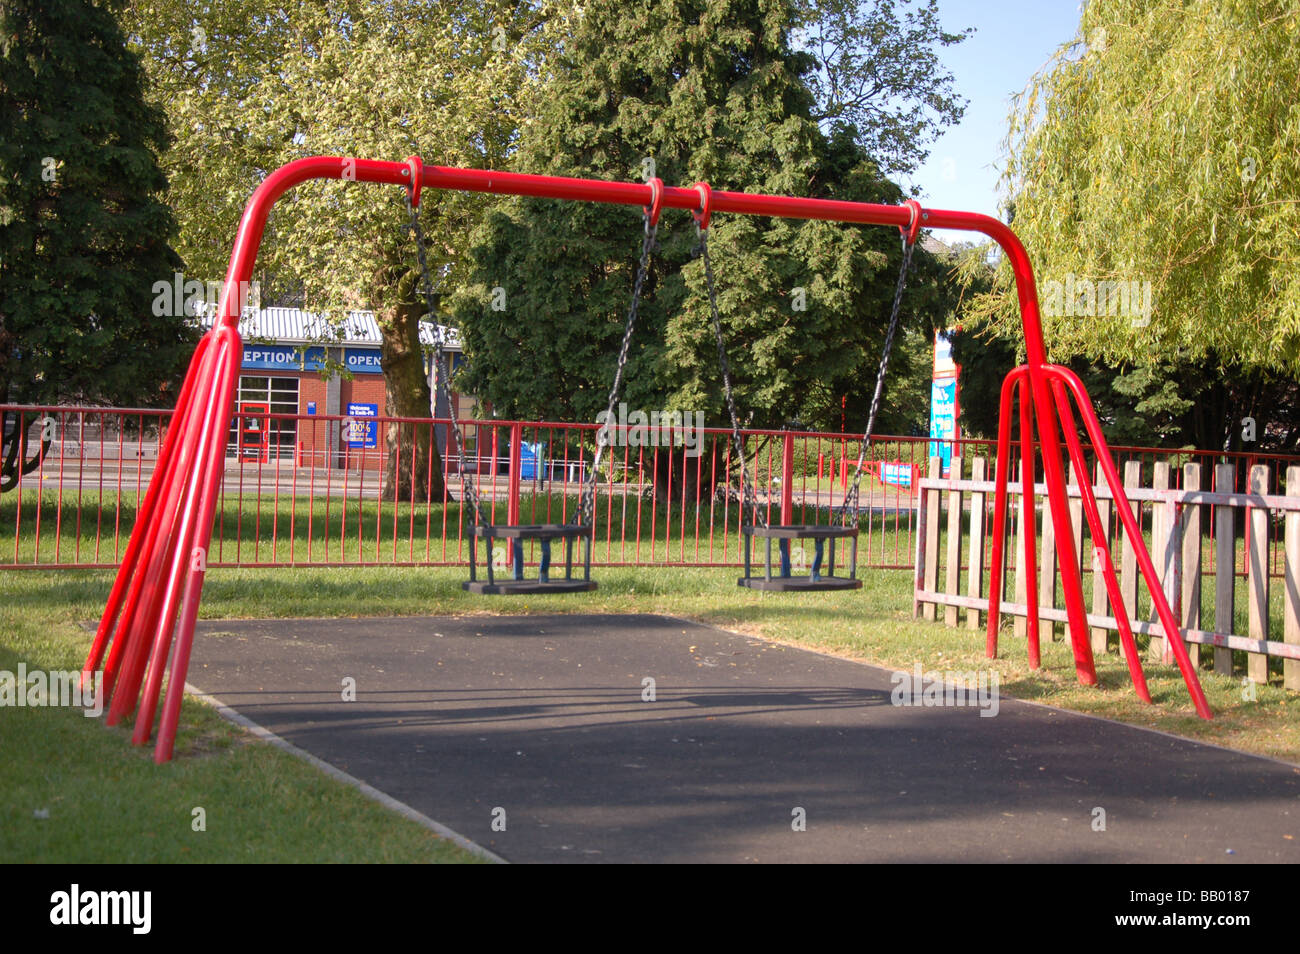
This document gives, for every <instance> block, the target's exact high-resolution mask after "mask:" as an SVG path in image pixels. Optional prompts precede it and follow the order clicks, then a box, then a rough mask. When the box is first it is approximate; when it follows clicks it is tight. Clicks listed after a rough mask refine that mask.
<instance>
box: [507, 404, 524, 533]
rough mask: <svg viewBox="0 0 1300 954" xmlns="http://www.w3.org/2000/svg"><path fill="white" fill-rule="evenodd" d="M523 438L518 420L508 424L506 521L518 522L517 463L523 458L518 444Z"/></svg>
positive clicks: (513, 524)
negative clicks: (508, 486) (508, 451)
mask: <svg viewBox="0 0 1300 954" xmlns="http://www.w3.org/2000/svg"><path fill="white" fill-rule="evenodd" d="M523 439H524V426H523V425H522V424H520V423H518V422H516V423H514V424H511V425H510V490H509V492H508V499H507V501H506V523H508V524H510V526H512V527H513V526H516V525H518V523H519V463H520V461H521V460H523V454H522V452H521V448H520V445H521V444H522V442H523Z"/></svg>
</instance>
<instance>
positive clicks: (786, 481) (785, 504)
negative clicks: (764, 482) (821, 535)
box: [781, 431, 794, 549]
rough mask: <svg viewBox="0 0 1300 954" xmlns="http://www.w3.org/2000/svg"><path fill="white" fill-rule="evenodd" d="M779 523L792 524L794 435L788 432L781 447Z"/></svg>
mask: <svg viewBox="0 0 1300 954" xmlns="http://www.w3.org/2000/svg"><path fill="white" fill-rule="evenodd" d="M781 523H783V524H785V525H786V526H789V525H790V524H792V523H794V434H793V433H791V432H790V431H786V432H785V440H784V442H783V444H782V447H781ZM783 549H784V548H783Z"/></svg>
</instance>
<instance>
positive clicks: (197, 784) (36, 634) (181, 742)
mask: <svg viewBox="0 0 1300 954" xmlns="http://www.w3.org/2000/svg"><path fill="white" fill-rule="evenodd" d="M110 579H111V578H110V576H109V574H107V573H103V572H97V573H87V572H81V571H71V572H63V573H57V574H55V573H45V572H41V573H32V574H14V573H11V574H7V575H5V576H0V594H2V597H0V634H2V638H0V669H5V670H9V671H11V672H13V671H16V670H17V668H18V664H19V663H20V662H25V663H26V664H27V667H28V669H29V670H30V669H44V670H66V669H80V668H81V664H82V661H83V659H84V656H85V652H86V649H87V648H88V646H89V643H90V634H89V633H88V632H86V631H85V630H84V629H83V628H82V627H81V626H79V625H78V623H79V622H80V621H84V620H88V619H92V618H94V617H96V616H97V615H98V613H99V612H100V611H101V610H102V604H103V601H104V598H105V597H106V595H107V589H106V587H107V585H108V583H109V582H110ZM0 752H2V753H4V758H3V759H0V792H3V796H0V861H3V862H31V861H39V862H77V863H101V862H181V861H193V862H287V861H302V862H338V861H349V862H475V861H478V860H479V859H478V858H477V857H476V856H474V855H471V854H470V853H468V852H466V851H464V850H462V849H461V848H459V847H457V846H456V845H454V844H452V843H450V842H448V841H446V840H445V839H442V838H438V837H436V836H435V835H433V834H432V833H431V832H429V831H428V830H427V829H425V828H423V827H421V826H420V825H417V824H416V823H415V822H412V821H409V820H407V819H405V818H402V817H401V816H398V815H397V814H395V813H393V812H391V811H389V810H387V809H385V808H383V807H381V806H379V805H377V804H376V803H374V802H372V801H370V800H369V799H367V798H365V797H364V796H363V795H361V794H360V793H359V792H357V791H356V790H355V789H353V788H351V787H349V786H347V785H344V784H342V783H340V782H336V781H334V780H332V779H330V778H328V777H327V776H325V775H323V774H322V773H320V772H319V771H317V770H316V769H315V768H313V767H312V766H310V765H308V764H307V763H305V762H303V761H301V760H299V759H297V758H295V757H293V756H292V755H289V754H288V753H285V752H283V751H281V750H280V749H278V748H276V747H274V746H271V745H268V744H265V743H262V742H258V741H254V740H253V738H252V736H251V735H249V734H248V733H246V732H244V731H243V730H242V729H239V728H237V727H235V726H232V725H231V724H229V723H228V722H226V721H225V720H224V719H222V718H221V717H220V716H218V715H217V713H216V710H215V709H212V708H210V707H208V706H205V705H201V704H198V703H196V702H195V701H194V700H187V701H186V703H185V706H184V707H183V710H182V716H181V726H180V731H179V734H178V736H177V746H176V759H175V760H174V761H173V762H172V763H170V764H168V765H164V766H157V765H155V764H154V763H153V761H152V748H136V747H133V746H132V745H131V744H130V729H129V728H128V727H125V726H121V727H115V728H108V727H106V726H105V725H104V724H103V720H102V719H92V718H87V717H86V716H85V715H84V714H83V713H82V712H81V710H79V709H67V708H52V707H50V708H15V707H4V708H3V709H0ZM195 808H202V809H203V810H204V821H205V824H206V830H205V831H194V830H193V825H194V822H195V815H194V809H195ZM39 814H44V815H47V816H48V817H38V815H39Z"/></svg>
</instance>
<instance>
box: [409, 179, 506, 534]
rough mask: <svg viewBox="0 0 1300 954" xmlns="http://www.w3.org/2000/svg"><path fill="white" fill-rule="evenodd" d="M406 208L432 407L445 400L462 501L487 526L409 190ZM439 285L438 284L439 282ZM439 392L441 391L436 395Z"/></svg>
mask: <svg viewBox="0 0 1300 954" xmlns="http://www.w3.org/2000/svg"><path fill="white" fill-rule="evenodd" d="M406 207H407V208H408V209H409V210H410V212H411V231H412V233H414V235H415V256H416V258H417V259H418V260H419V262H420V288H421V291H422V292H423V294H424V304H425V307H426V308H427V309H428V312H429V316H430V317H431V318H432V319H433V321H434V334H433V361H434V372H433V377H434V388H435V391H434V406H435V407H437V404H438V398H439V397H442V398H444V399H445V400H446V404H447V416H448V418H450V419H451V430H452V434H453V435H454V436H455V439H456V460H457V463H458V464H459V466H458V467H457V470H459V472H460V499H461V501H462V502H464V501H466V500H468V501H469V503H470V505H471V506H472V507H473V508H474V519H475V520H476V521H477V523H476V526H478V527H486V526H489V525H490V524H491V522H492V521H490V520H488V519H487V516H486V515H485V514H484V513H483V507H482V504H481V503H480V501H479V496H478V491H477V490H476V489H475V488H474V482H473V481H471V480H470V479H469V478H468V475H467V474H466V472H465V439H464V436H463V435H462V434H461V432H460V424H459V423H458V422H457V421H456V408H455V406H454V405H453V404H452V400H451V392H450V391H449V390H448V387H447V381H448V380H449V379H448V375H447V359H446V355H445V353H444V352H443V350H442V332H441V327H440V326H439V325H438V318H437V314H438V313H437V311H436V310H435V308H434V304H433V293H434V287H433V276H432V275H431V274H430V273H429V259H428V256H427V255H426V253H425V249H424V229H423V228H421V227H420V210H419V208H418V207H417V206H415V205H413V204H412V203H411V193H410V191H409V190H408V191H407V193H406ZM439 284H441V283H439ZM439 392H441V394H439Z"/></svg>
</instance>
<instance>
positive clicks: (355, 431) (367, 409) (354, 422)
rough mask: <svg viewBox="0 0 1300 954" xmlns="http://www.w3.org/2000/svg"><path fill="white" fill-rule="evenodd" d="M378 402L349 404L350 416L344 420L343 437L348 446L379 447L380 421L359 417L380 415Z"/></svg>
mask: <svg viewBox="0 0 1300 954" xmlns="http://www.w3.org/2000/svg"><path fill="white" fill-rule="evenodd" d="M378 416H379V405H378V404H349V405H348V417H349V418H351V420H347V421H344V422H343V439H344V440H345V441H347V444H348V447H378V446H379V422H378V421H365V420H359V418H366V417H378Z"/></svg>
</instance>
